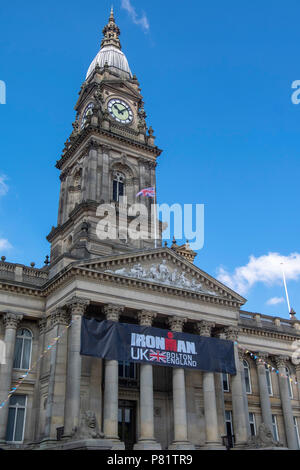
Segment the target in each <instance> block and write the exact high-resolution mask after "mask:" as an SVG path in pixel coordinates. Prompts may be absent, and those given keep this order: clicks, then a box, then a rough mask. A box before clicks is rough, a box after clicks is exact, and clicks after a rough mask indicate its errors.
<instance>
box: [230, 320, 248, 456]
mask: <svg viewBox="0 0 300 470" xmlns="http://www.w3.org/2000/svg"><path fill="white" fill-rule="evenodd" d="M238 331H239V330H238V328H235V327H229V328H227V329H226V330H225V334H226V339H227V340H230V341H234V342H236V341H237V339H238ZM234 357H235V365H236V375H232V376H231V396H232V417H233V428H234V436H235V446H236V447H243V446H244V445H245V444H246V443H247V441H248V438H249V437H250V436H249V431H248V429H249V417H248V419H247V418H246V412H245V396H244V395H245V392H244V385H243V371H242V364H241V361H240V358H239V352H238V347H237V344H235V345H234Z"/></svg>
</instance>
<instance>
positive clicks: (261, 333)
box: [240, 326, 299, 341]
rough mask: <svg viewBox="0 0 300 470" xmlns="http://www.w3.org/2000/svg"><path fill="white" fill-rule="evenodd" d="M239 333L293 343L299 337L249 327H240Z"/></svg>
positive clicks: (292, 334)
mask: <svg viewBox="0 0 300 470" xmlns="http://www.w3.org/2000/svg"><path fill="white" fill-rule="evenodd" d="M240 331H241V333H244V334H247V335H254V336H264V337H265V338H276V339H282V340H284V341H286V340H288V341H294V340H296V339H299V335H297V334H295V333H293V332H291V333H281V332H279V331H269V330H264V329H263V327H262V328H261V329H258V328H251V327H245V326H243V327H241V330H240Z"/></svg>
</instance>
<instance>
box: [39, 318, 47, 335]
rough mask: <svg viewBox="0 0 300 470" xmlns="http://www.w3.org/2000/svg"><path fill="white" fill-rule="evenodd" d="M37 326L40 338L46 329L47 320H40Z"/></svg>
mask: <svg viewBox="0 0 300 470" xmlns="http://www.w3.org/2000/svg"><path fill="white" fill-rule="evenodd" d="M38 326H39V332H40V336H41V335H43V334H44V333H45V331H46V327H47V318H42V319H41V320H39V322H38Z"/></svg>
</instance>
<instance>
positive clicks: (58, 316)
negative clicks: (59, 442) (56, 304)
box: [43, 308, 72, 440]
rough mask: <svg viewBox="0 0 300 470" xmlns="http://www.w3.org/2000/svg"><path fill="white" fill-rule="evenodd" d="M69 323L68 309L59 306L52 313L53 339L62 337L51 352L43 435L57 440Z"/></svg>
mask: <svg viewBox="0 0 300 470" xmlns="http://www.w3.org/2000/svg"><path fill="white" fill-rule="evenodd" d="M69 324H70V315H69V313H68V312H67V311H66V309H64V308H57V309H56V310H55V311H54V312H52V313H51V316H50V328H51V329H52V335H51V336H52V338H51V341H53V339H54V338H57V337H58V336H61V338H60V340H59V341H58V342H56V343H55V344H54V346H53V347H52V348H51V352H50V374H49V382H48V395H47V404H46V420H45V428H44V436H43V438H44V439H46V440H49V439H55V440H56V428H57V427H61V426H63V425H64V404H65V393H66V390H65V388H66V356H67V335H63V334H62V333H63V331H64V330H65V328H66V327H67V326H68V325H69ZM71 328H72V326H71Z"/></svg>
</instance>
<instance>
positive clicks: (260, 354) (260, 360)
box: [255, 352, 269, 366]
mask: <svg viewBox="0 0 300 470" xmlns="http://www.w3.org/2000/svg"><path fill="white" fill-rule="evenodd" d="M268 356H269V354H268V353H266V352H258V353H257V359H256V361H255V362H256V365H258V366H259V365H262V366H265V364H264V362H266V360H267V358H268Z"/></svg>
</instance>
